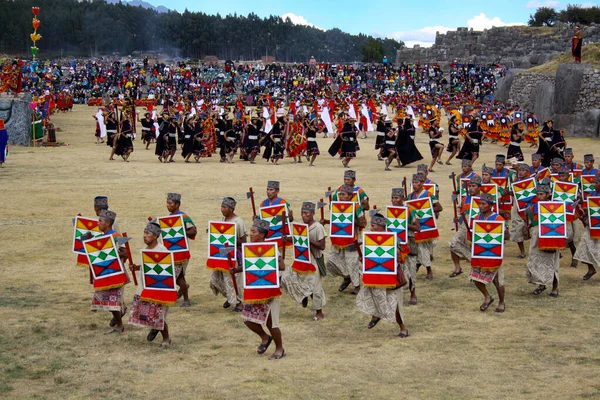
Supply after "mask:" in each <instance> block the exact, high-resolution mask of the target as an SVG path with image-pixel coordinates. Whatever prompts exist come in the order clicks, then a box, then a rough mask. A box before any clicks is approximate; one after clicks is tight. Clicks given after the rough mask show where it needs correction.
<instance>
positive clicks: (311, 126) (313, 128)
mask: <svg viewBox="0 0 600 400" xmlns="http://www.w3.org/2000/svg"><path fill="white" fill-rule="evenodd" d="M305 132H306V161H308V162H309V164H308V166H309V167H312V166H313V165H314V163H315V160H316V159H317V156H318V155H320V154H321V152H320V151H319V144H318V143H317V125H316V119H315V118H313V119H312V120H310V122H308V124H306V127H305Z"/></svg>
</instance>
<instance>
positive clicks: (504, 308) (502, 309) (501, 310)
mask: <svg viewBox="0 0 600 400" xmlns="http://www.w3.org/2000/svg"><path fill="white" fill-rule="evenodd" d="M504 311H506V304H504V307H503V308H500V306H498V307H496V309H495V310H494V312H497V313H503V312H504Z"/></svg>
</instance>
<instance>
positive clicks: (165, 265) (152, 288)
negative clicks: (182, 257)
mask: <svg viewBox="0 0 600 400" xmlns="http://www.w3.org/2000/svg"><path fill="white" fill-rule="evenodd" d="M141 254H142V268H141V272H142V293H141V294H140V300H143V301H147V302H149V303H155V304H164V305H173V304H175V302H176V301H177V286H176V285H175V280H176V279H177V277H176V276H175V264H174V259H173V254H172V253H171V252H170V251H154V250H148V249H147V250H142V251H141Z"/></svg>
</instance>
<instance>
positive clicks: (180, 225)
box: [157, 214, 190, 263]
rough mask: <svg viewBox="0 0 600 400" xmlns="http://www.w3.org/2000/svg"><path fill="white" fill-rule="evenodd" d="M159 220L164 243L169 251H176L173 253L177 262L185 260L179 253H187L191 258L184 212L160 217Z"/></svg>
mask: <svg viewBox="0 0 600 400" xmlns="http://www.w3.org/2000/svg"><path fill="white" fill-rule="evenodd" d="M157 220H158V224H159V225H160V229H161V232H160V236H161V238H162V241H163V245H164V246H165V247H166V248H167V250H168V251H171V252H173V253H176V254H174V255H173V257H174V260H175V263H177V262H181V261H185V260H184V259H181V258H180V257H179V256H178V254H182V255H184V254H185V255H186V256H187V257H188V258H189V248H190V247H189V245H188V239H187V236H186V234H185V225H184V216H183V215H182V214H177V215H169V216H167V217H159V218H157ZM184 258H185V257H184Z"/></svg>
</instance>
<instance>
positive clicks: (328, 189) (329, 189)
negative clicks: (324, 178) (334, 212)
mask: <svg viewBox="0 0 600 400" xmlns="http://www.w3.org/2000/svg"><path fill="white" fill-rule="evenodd" d="M327 192H328V193H329V204H331V186H327Z"/></svg>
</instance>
